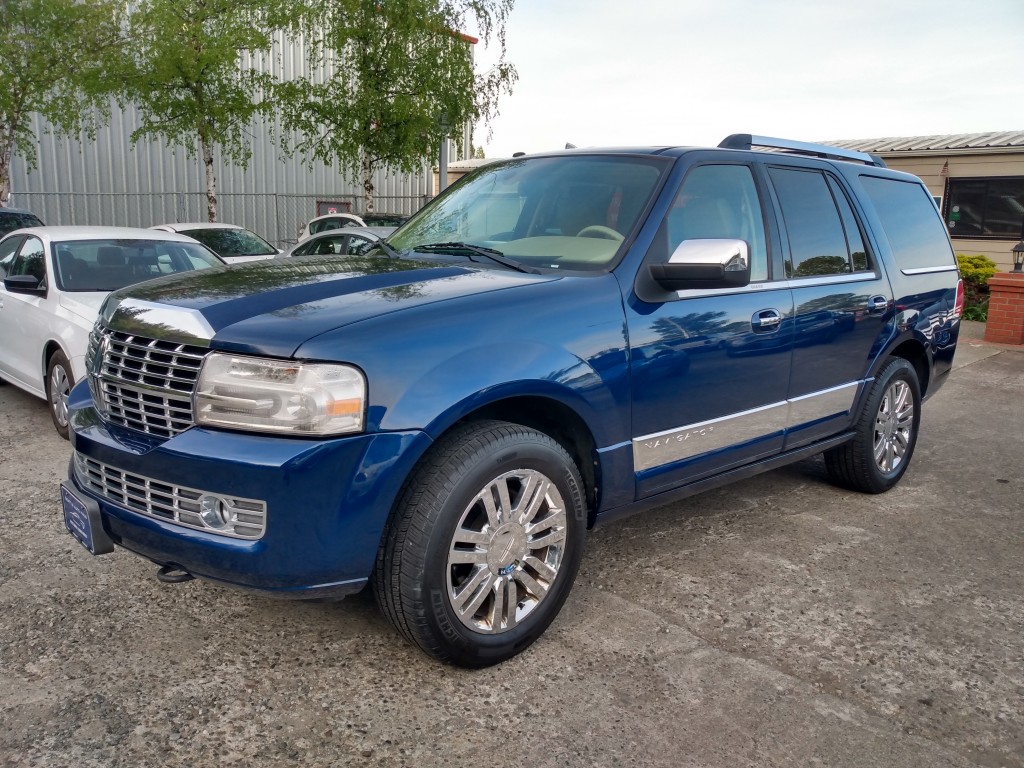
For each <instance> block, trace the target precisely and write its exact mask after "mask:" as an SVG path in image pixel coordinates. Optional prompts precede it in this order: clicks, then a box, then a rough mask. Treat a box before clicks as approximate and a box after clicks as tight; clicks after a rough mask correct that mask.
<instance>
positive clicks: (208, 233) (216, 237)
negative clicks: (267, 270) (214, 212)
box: [152, 222, 281, 264]
mask: <svg viewBox="0 0 1024 768" xmlns="http://www.w3.org/2000/svg"><path fill="white" fill-rule="evenodd" d="M152 229H158V230H161V231H163V232H177V233H178V234H181V235H187V236H188V237H191V238H192V239H193V240H198V241H199V242H200V243H202V244H203V245H205V246H206V247H207V248H209V249H210V250H211V251H213V252H214V253H216V254H217V255H218V256H220V257H221V258H222V259H224V261H226V262H227V263H228V264H240V263H241V262H243V261H260V260H261V259H272V258H274V257H275V256H277V254H279V253H280V252H281V251H280V250H278V249H277V248H275V247H274V246H272V245H271V244H270V243H268V242H267V241H266V240H264V239H263V238H262V237H260V236H259V235H257V234H256V233H255V232H252V231H250V230H248V229H245V228H244V227H239V226H238V225H236V224H216V223H214V224H210V223H208V222H178V223H176V224H157V225H156V226H155V227H152Z"/></svg>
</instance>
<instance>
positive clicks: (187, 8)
mask: <svg viewBox="0 0 1024 768" xmlns="http://www.w3.org/2000/svg"><path fill="white" fill-rule="evenodd" d="M293 5H295V4H291V3H287V2H286V0H140V2H138V3H135V4H133V5H132V6H131V10H130V12H129V17H128V30H129V38H130V43H129V45H128V46H127V47H126V49H125V56H124V59H123V63H122V66H123V71H122V80H121V82H122V86H121V90H120V93H119V98H120V100H121V101H122V103H124V102H129V103H132V104H134V105H135V106H136V107H137V108H138V110H139V114H140V116H141V125H140V126H139V128H138V129H136V130H135V132H134V133H133V134H132V141H133V142H138V141H140V140H142V139H163V140H165V141H166V142H167V143H169V144H173V145H178V146H181V147H184V148H185V150H186V152H187V153H188V154H189V155H190V156H192V157H196V156H199V157H201V159H202V161H203V164H204V165H205V168H206V182H207V190H206V193H207V201H208V218H209V219H210V221H214V220H216V215H217V211H216V180H215V178H214V175H213V162H214V150H215V149H216V150H219V151H220V153H221V155H222V157H223V158H224V159H225V160H226V161H228V162H230V163H234V164H236V165H239V166H242V167H245V166H246V164H247V163H248V161H249V158H250V157H251V154H252V152H251V148H250V144H249V129H250V127H251V126H252V124H253V122H254V121H255V120H256V119H257V117H259V116H260V115H264V114H267V113H269V112H270V111H271V109H272V102H271V101H269V100H268V99H266V98H265V95H266V93H267V91H268V89H269V88H270V86H271V81H270V77H269V75H266V74H265V73H263V72H260V71H259V70H258V69H255V68H253V67H251V66H249V65H248V63H247V61H246V59H248V60H249V61H251V60H252V59H255V58H259V57H267V56H270V55H271V51H272V45H273V35H274V32H275V30H276V29H278V28H279V27H281V26H284V25H286V24H287V23H288V22H287V14H288V11H289V9H290V8H291V7H292V6H293ZM296 7H297V6H296Z"/></svg>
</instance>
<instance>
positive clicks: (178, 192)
mask: <svg viewBox="0 0 1024 768" xmlns="http://www.w3.org/2000/svg"><path fill="white" fill-rule="evenodd" d="M274 51H275V54H278V55H275V56H269V57H268V56H262V57H259V58H258V59H256V60H251V61H249V62H245V63H251V64H252V65H254V66H256V67H257V68H260V69H266V68H268V67H271V66H275V67H277V68H278V69H279V70H280V72H281V74H282V76H284V77H290V76H293V75H294V74H296V73H298V72H301V71H303V70H304V69H305V66H306V60H305V50H304V46H303V43H302V41H301V40H293V41H284V40H282V39H278V40H277V41H276V42H275V45H274ZM138 126H139V118H138V113H137V111H136V110H135V108H134V107H129V108H128V109H126V110H121V109H119V108H117V107H116V105H115V106H114V107H113V110H112V114H111V118H110V123H109V125H108V126H107V127H105V128H102V129H100V130H99V131H98V132H97V134H96V138H95V139H94V140H90V139H88V138H86V137H85V136H82V137H79V138H78V139H68V138H65V137H59V136H55V135H53V134H52V133H51V132H50V131H49V129H48V125H47V124H46V123H44V122H43V121H42V120H41V119H40V118H39V116H38V115H36V116H34V123H33V130H34V131H35V133H36V136H37V137H38V144H37V151H38V157H39V167H38V168H37V169H36V170H34V171H32V172H31V173H30V172H29V171H28V168H27V166H26V164H25V162H24V160H23V159H22V158H20V157H18V156H15V158H14V163H13V167H12V174H11V182H12V196H11V201H10V205H12V206H15V207H19V208H28V209H30V210H32V211H33V212H35V213H36V214H38V215H39V216H40V217H41V218H42V219H43V221H45V222H46V223H47V224H102V225H117V226H135V227H149V226H153V225H154V224H162V223H167V222H175V221H204V220H205V218H206V194H205V189H206V182H205V176H204V173H203V168H202V163H201V161H200V160H199V159H198V157H189V156H188V153H187V152H186V151H185V149H184V148H182V147H172V146H168V145H166V144H165V143H164V142H163V141H143V142H140V143H139V144H137V145H135V146H134V147H133V146H132V143H131V138H130V137H131V134H132V132H133V131H134V130H135V129H136V128H138ZM271 128H272V125H271V124H269V123H267V124H259V125H254V126H253V139H252V158H251V160H250V161H249V164H248V167H247V168H246V169H244V170H243V169H241V168H238V167H234V166H225V165H224V164H223V163H222V162H220V160H219V158H218V159H217V162H216V166H215V167H216V176H217V196H218V200H219V206H218V219H219V220H220V221H224V222H229V223H232V224H238V225H241V226H244V227H248V228H249V229H252V230H253V231H255V232H258V233H260V234H261V235H263V236H264V237H266V238H267V239H268V240H270V241H271V242H275V243H277V244H279V245H284V244H286V243H288V242H294V240H295V238H296V237H297V234H298V232H299V230H300V229H301V227H302V226H303V225H304V224H305V223H306V222H307V221H308V220H309V219H310V218H312V217H313V216H315V215H316V202H317V200H330V201H337V202H342V203H344V202H349V203H350V204H351V210H352V211H354V212H356V213H358V212H360V211H362V210H363V209H364V205H363V195H362V188H361V186H360V185H359V184H358V183H352V182H350V181H347V180H346V179H344V178H343V177H342V176H341V174H340V172H339V171H338V169H337V168H333V167H330V166H327V165H324V164H323V163H319V162H316V163H313V164H311V165H306V164H304V163H303V162H302V161H301V160H300V159H299V158H297V157H293V158H286V157H284V156H283V155H282V153H280V152H279V151H278V149H277V147H276V146H275V145H274V143H273V141H272V131H271ZM460 138H463V141H464V142H465V143H466V144H468V141H467V140H466V139H465V138H464V137H460ZM466 149H468V147H467V148H466ZM453 156H454V153H453ZM375 186H376V194H375V208H376V210H378V211H387V212H394V213H405V214H410V213H414V212H415V211H417V210H418V209H419V208H420V207H422V205H423V204H424V203H425V202H426V201H427V200H429V199H430V195H431V190H432V187H433V171H432V169H431V167H430V164H429V163H425V164H424V167H423V169H422V170H421V171H420V172H419V173H415V174H409V175H405V174H393V173H389V172H385V171H381V172H378V173H377V174H376V175H375Z"/></svg>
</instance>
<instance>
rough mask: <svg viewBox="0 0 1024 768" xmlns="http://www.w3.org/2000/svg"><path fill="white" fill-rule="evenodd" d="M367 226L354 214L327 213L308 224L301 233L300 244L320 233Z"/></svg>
mask: <svg viewBox="0 0 1024 768" xmlns="http://www.w3.org/2000/svg"><path fill="white" fill-rule="evenodd" d="M365 226H366V222H365V221H363V219H362V218H361V217H359V216H356V215H355V214H354V213H325V214H324V215H323V216H317V217H316V218H315V219H310V220H309V221H308V222H307V223H306V226H305V227H303V228H302V231H301V232H299V242H300V243H301V242H302V241H303V240H305V239H306V238H307V237H309V236H310V235H315V234H317V233H318V232H330V231H331V230H334V229H344V228H345V227H365Z"/></svg>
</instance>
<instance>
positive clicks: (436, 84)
mask: <svg viewBox="0 0 1024 768" xmlns="http://www.w3.org/2000/svg"><path fill="white" fill-rule="evenodd" d="M310 2H312V3H314V5H313V6H312V7H310V9H309V13H308V14H307V15H306V16H305V17H304V18H303V20H302V27H303V31H304V33H305V35H306V37H305V40H306V43H307V44H308V46H309V49H308V50H309V52H310V53H309V65H310V66H309V69H310V71H311V72H319V71H321V65H322V64H324V63H327V64H328V65H329V72H330V74H329V76H328V77H326V78H325V79H319V80H318V79H315V78H303V79H297V80H292V81H290V82H287V83H281V84H279V85H278V86H277V91H276V92H277V101H278V104H279V105H280V107H281V116H282V122H283V125H284V131H285V137H286V141H287V145H288V147H289V149H290V150H291V151H294V152H300V153H302V154H303V155H304V156H306V157H307V158H311V159H312V158H315V159H319V160H321V161H323V162H325V163H328V164H331V163H335V162H336V163H337V164H338V165H339V166H340V167H341V169H342V171H343V172H344V173H345V174H346V175H348V176H349V177H350V178H361V179H362V180H363V184H364V189H365V190H366V193H367V196H368V198H369V197H370V196H372V192H373V186H372V174H373V172H374V170H375V169H377V168H379V167H381V166H387V167H390V168H392V169H395V170H401V171H407V172H409V171H414V170H416V169H417V168H418V167H420V164H421V163H422V162H423V160H424V159H425V158H428V157H433V156H435V155H436V153H437V151H438V149H439V148H440V145H441V142H442V140H444V139H445V138H446V137H448V136H450V135H452V134H457V133H458V131H459V129H460V126H462V125H463V124H465V123H466V122H476V121H478V120H484V121H486V120H488V119H490V118H491V117H493V116H494V115H495V114H496V113H497V102H498V98H499V96H500V95H501V94H502V93H505V92H508V91H509V90H510V89H511V86H512V84H513V83H514V82H515V80H516V77H517V75H516V72H515V69H514V67H513V66H512V65H511V64H510V63H508V62H507V61H506V60H505V39H504V26H505V21H506V18H507V16H508V13H509V11H510V10H511V8H512V2H513V0H389V2H387V3H380V2H378V0H310ZM467 25H472V26H474V27H475V28H476V29H477V30H479V35H480V37H481V39H482V41H483V42H484V43H485V44H486V43H487V42H488V41H489V40H490V39H492V38H494V39H496V40H497V41H498V43H499V45H500V49H501V55H500V57H499V61H498V63H497V64H496V65H495V66H494V67H493V68H492V69H490V70H489V71H488V72H486V73H483V74H479V75H478V74H476V73H475V72H474V70H473V57H472V51H471V46H470V44H469V43H468V42H467V41H466V40H464V39H463V38H462V36H461V35H460V34H458V33H457V31H456V30H461V29H465V28H466V27H467Z"/></svg>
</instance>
